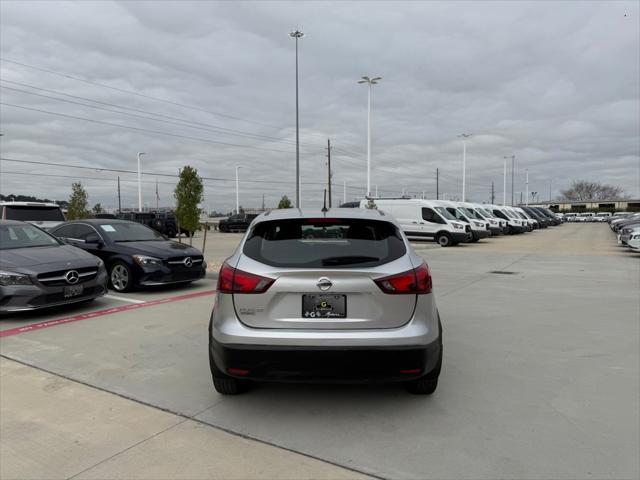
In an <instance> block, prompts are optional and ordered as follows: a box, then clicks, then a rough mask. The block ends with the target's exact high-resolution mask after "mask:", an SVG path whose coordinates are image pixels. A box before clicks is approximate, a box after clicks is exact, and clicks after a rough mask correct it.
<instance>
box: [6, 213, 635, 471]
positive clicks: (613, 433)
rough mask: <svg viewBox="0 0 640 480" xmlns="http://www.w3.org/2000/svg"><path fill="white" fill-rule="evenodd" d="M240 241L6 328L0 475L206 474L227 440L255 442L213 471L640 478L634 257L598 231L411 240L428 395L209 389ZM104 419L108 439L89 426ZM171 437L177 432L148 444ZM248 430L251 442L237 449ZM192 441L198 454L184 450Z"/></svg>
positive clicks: (600, 227)
mask: <svg viewBox="0 0 640 480" xmlns="http://www.w3.org/2000/svg"><path fill="white" fill-rule="evenodd" d="M239 238H240V235H238V234H220V233H210V234H209V237H208V239H207V248H206V259H207V260H208V262H209V265H210V267H211V271H210V272H209V273H208V275H207V278H206V279H205V280H203V281H200V282H197V283H195V284H193V285H191V286H188V287H185V288H163V289H156V290H152V291H144V292H135V293H131V294H118V295H109V296H107V297H105V298H103V299H100V300H97V301H94V302H92V303H89V304H84V305H80V306H76V307H73V308H71V309H69V308H67V309H64V310H60V309H58V310H55V311H49V312H46V313H32V314H29V315H21V316H13V317H6V318H3V319H0V354H1V356H2V363H1V365H2V369H1V370H0V405H1V407H2V415H1V418H0V420H1V422H0V428H1V430H0V434H1V438H2V455H1V457H0V458H2V461H1V462H0V467H1V469H0V477H2V478H52V477H56V478H63V477H64V478H70V477H73V476H75V475H79V477H78V478H80V477H83V478H161V477H164V478H176V477H181V478H205V477H212V476H214V475H212V472H214V471H213V470H197V469H195V470H194V468H195V467H194V465H195V464H197V463H198V462H199V461H202V458H203V457H206V456H207V455H212V456H213V457H212V458H218V457H216V456H215V455H216V452H220V451H227V450H225V448H228V449H231V451H230V453H228V455H230V456H227V457H226V458H227V460H229V459H232V460H234V459H235V458H236V457H233V451H236V453H237V450H234V448H235V447H237V448H245V447H246V448H247V451H248V452H257V453H255V455H254V454H251V455H249V454H247V455H248V456H245V457H242V458H241V459H240V460H234V461H236V464H235V467H236V470H233V469H232V470H224V469H223V466H224V458H218V460H217V461H218V463H216V465H213V466H210V468H213V469H219V470H215V472H214V473H217V476H218V477H219V478H230V477H232V476H235V477H236V478H253V477H263V478H273V477H291V478H301V477H307V478H352V477H355V476H357V475H358V473H362V474H366V475H372V476H378V477H383V478H439V479H442V478H447V479H448V478H451V479H454V478H455V479H458V478H469V479H471V478H518V479H534V478H536V479H540V478H545V479H546V478H548V479H552V478H553V479H557V478H567V479H569V478H612V479H614V478H615V479H620V478H638V476H639V475H640V465H639V460H638V456H637V453H638V451H639V449H640V416H639V411H640V380H639V379H640V355H639V353H640V329H639V322H638V319H639V318H640V317H639V315H640V294H639V292H640V256H639V255H637V254H633V253H631V252H628V251H624V250H622V249H621V248H619V247H618V246H616V244H615V238H614V235H613V234H612V232H611V231H610V230H609V228H608V226H607V225H606V224H565V225H562V226H560V227H556V228H549V229H546V230H542V231H534V232H532V233H529V234H525V235H519V236H513V237H499V238H495V239H488V240H484V241H481V242H479V243H477V244H468V245H462V246H460V247H456V248H440V247H437V246H434V245H433V244H428V243H425V244H416V245H415V248H416V250H417V251H418V252H419V253H421V254H422V255H423V256H424V257H425V259H426V260H427V262H428V264H429V266H430V268H431V270H432V274H433V278H434V290H435V293H436V298H437V303H438V307H439V310H440V313H441V316H442V322H443V328H444V348H445V353H444V364H443V371H442V375H441V377H440V385H439V387H438V390H437V391H436V393H435V394H434V395H433V396H431V397H422V396H412V395H410V394H407V393H406V392H405V391H404V390H403V389H401V388H399V387H398V386H395V385H382V386H365V387H363V386H344V385H341V386H326V385H312V386H309V385H276V384H268V385H261V386H258V387H257V388H255V389H254V390H252V391H251V392H250V393H249V394H246V395H242V396H237V397H222V396H220V395H218V394H217V393H216V392H215V391H214V389H213V386H212V384H211V377H210V374H209V367H208V360H207V324H208V320H209V314H210V311H211V307H212V301H213V289H214V288H215V277H216V271H217V268H219V266H220V263H221V262H222V260H223V259H224V258H225V257H226V256H227V255H229V254H230V253H231V252H232V251H233V249H234V247H235V244H236V243H237V241H238V239H239ZM201 242H202V239H201V238H196V239H195V241H194V245H195V246H198V247H200V246H201ZM492 272H497V273H492ZM30 367H33V368H30ZM34 372H35V373H34ZM33 375H35V377H34V376H33ZM28 379H31V380H29V381H27V380H28ZM56 384H57V385H58V386H59V388H58V387H52V386H51V385H56ZM63 387H64V388H63ZM90 387H95V389H94V388H90ZM28 388H31V389H32V390H29V391H27V390H25V389H28ZM83 389H88V390H90V392H87V391H85V390H83ZM96 389H97V390H96ZM80 390H82V392H84V393H79V392H80ZM29 392H32V393H29ZM33 392H36V393H37V394H33ZM60 392H67V393H65V394H64V395H67V396H68V397H60V396H59V395H62V393H60ZM74 392H75V393H74ZM113 394H115V395H113ZM56 395H58V396H57V397H56ZM83 395H84V396H86V397H87V399H86V402H85V403H84V404H82V405H83V407H81V408H82V409H84V410H76V411H75V412H74V411H73V410H72V411H67V410H64V409H63V411H62V412H61V413H54V414H53V417H54V418H49V416H48V415H49V414H45V412H49V411H50V410H47V409H46V408H45V405H44V404H46V403H47V402H50V401H51V402H59V403H60V404H62V405H64V404H68V403H71V402H73V401H75V400H77V399H78V398H80V397H82V398H84V397H83ZM92 395H106V396H108V397H109V398H110V399H112V400H110V401H112V402H116V403H117V402H127V405H128V407H127V408H128V409H129V410H127V412H128V413H127V414H126V415H125V414H124V413H122V415H120V416H119V415H116V416H115V417H114V416H113V415H111V416H109V415H105V413H104V411H102V410H100V409H98V405H100V401H98V400H96V399H92V398H93V397H91V396H92ZM116 395H117V397H116ZM27 398H29V399H30V400H29V401H26V399H27ZM65 399H66V400H65ZM53 404H55V405H57V404H58V403H53ZM109 405H111V407H110V408H116V407H113V406H112V404H109ZM122 408H123V409H124V407H122ZM116 410H117V409H116ZM175 418H179V421H175V420H174V419H175ZM136 422H137V423H136ZM105 425H107V426H108V427H109V428H110V430H109V431H108V432H107V433H105V434H104V438H103V437H100V436H98V437H99V438H98V437H97V436H96V435H91V434H90V433H91V432H97V431H99V430H100V431H101V429H103V428H105ZM127 425H128V427H127V428H125V426H127ZM149 425H153V428H150V427H149ZM207 425H210V426H213V427H218V428H219V429H222V430H223V431H220V430H218V429H210V430H211V431H212V432H213V433H206V432H204V431H203V430H202V429H203V428H204V429H206V428H207ZM132 430H133V432H132ZM208 431H209V430H207V432H208ZM168 432H170V433H172V434H174V435H177V437H175V438H173V442H174V443H171V442H168V443H167V445H168V446H167V447H163V446H162V445H158V444H154V443H153V442H154V441H156V440H155V439H156V437H158V435H160V434H162V435H167V434H168ZM225 432H227V433H225ZM133 433H135V435H134V434H133ZM228 433H231V434H237V435H239V436H240V437H238V436H236V435H229V434H228ZM206 435H218V437H216V438H215V439H213V438H210V437H207V436H206ZM220 435H222V436H223V437H220ZM247 439H252V440H258V441H259V442H258V443H255V442H253V443H251V445H245V447H243V446H242V445H244V444H242V445H240V444H238V445H239V446H238V445H236V444H237V442H247V441H248V440H247ZM101 442H102V443H101ZM109 442H111V443H109ZM189 442H192V443H189ZM209 442H210V443H209ZM234 442H236V443H234ZM106 444H108V445H109V447H108V448H106V447H104V448H98V445H106ZM190 444H197V445H198V449H197V450H196V453H197V455H195V454H193V452H192V455H188V454H187V453H184V455H176V454H175V452H176V451H177V452H184V450H185V449H184V448H183V449H182V450H180V447H184V445H190ZM208 445H210V450H209V449H208V448H207V446H208ZM276 447H278V448H276ZM163 448H164V449H163ZM252 448H253V449H254V450H251V449H252ZM256 449H258V450H259V451H258V450H256ZM260 449H262V450H260ZM265 449H267V450H265ZM150 452H151V453H150ZM172 452H173V454H172ZM298 453H299V454H302V455H296V454H298ZM145 459H147V460H148V461H145ZM149 459H151V460H149ZM324 462H326V463H324ZM256 465H260V466H261V467H260V468H258V467H257V466H256ZM341 467H344V468H345V469H346V470H345V469H343V468H341ZM243 469H244V470H243ZM80 474H81V475H80Z"/></svg>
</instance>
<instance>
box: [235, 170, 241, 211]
mask: <svg viewBox="0 0 640 480" xmlns="http://www.w3.org/2000/svg"><path fill="white" fill-rule="evenodd" d="M241 168H242V165H238V166H237V167H236V214H239V213H240V193H239V192H240V190H239V188H238V187H239V185H240V182H239V181H238V170H240V169H241Z"/></svg>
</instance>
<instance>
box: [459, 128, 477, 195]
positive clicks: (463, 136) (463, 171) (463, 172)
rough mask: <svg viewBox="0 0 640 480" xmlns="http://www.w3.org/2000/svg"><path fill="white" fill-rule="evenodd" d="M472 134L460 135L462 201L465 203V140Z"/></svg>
mask: <svg viewBox="0 0 640 480" xmlns="http://www.w3.org/2000/svg"><path fill="white" fill-rule="evenodd" d="M471 135H473V133H461V134H460V135H458V137H462V201H463V202H466V176H467V138H469V137H470V136H471Z"/></svg>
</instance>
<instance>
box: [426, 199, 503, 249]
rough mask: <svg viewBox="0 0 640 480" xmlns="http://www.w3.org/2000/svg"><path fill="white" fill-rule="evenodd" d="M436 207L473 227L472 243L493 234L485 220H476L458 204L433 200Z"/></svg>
mask: <svg viewBox="0 0 640 480" xmlns="http://www.w3.org/2000/svg"><path fill="white" fill-rule="evenodd" d="M432 203H433V204H434V205H435V206H440V207H444V208H446V209H447V211H448V212H449V213H450V214H451V215H453V216H454V217H456V218H457V219H458V220H459V221H461V222H463V223H466V224H468V225H469V227H471V237H472V238H471V241H472V242H477V241H478V240H480V239H482V238H487V237H488V236H489V235H490V234H491V232H490V231H489V223H488V222H487V221H486V220H484V219H476V218H475V215H471V214H469V212H465V211H464V207H463V206H462V205H461V204H460V203H458V202H448V201H445V200H433V201H432Z"/></svg>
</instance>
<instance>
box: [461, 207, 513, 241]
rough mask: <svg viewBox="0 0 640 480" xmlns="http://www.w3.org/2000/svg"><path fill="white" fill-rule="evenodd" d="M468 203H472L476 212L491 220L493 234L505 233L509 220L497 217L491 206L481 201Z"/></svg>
mask: <svg viewBox="0 0 640 480" xmlns="http://www.w3.org/2000/svg"><path fill="white" fill-rule="evenodd" d="M467 205H470V206H471V208H472V209H473V211H474V212H476V213H477V214H479V215H480V216H481V217H482V218H484V219H485V220H487V221H488V222H489V229H490V230H491V233H492V234H493V235H502V234H503V233H504V229H505V228H506V226H507V221H506V220H503V219H502V218H499V217H496V216H495V215H494V214H493V212H492V211H491V209H490V208H486V207H487V206H488V205H483V204H480V203H469V204H467Z"/></svg>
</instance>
